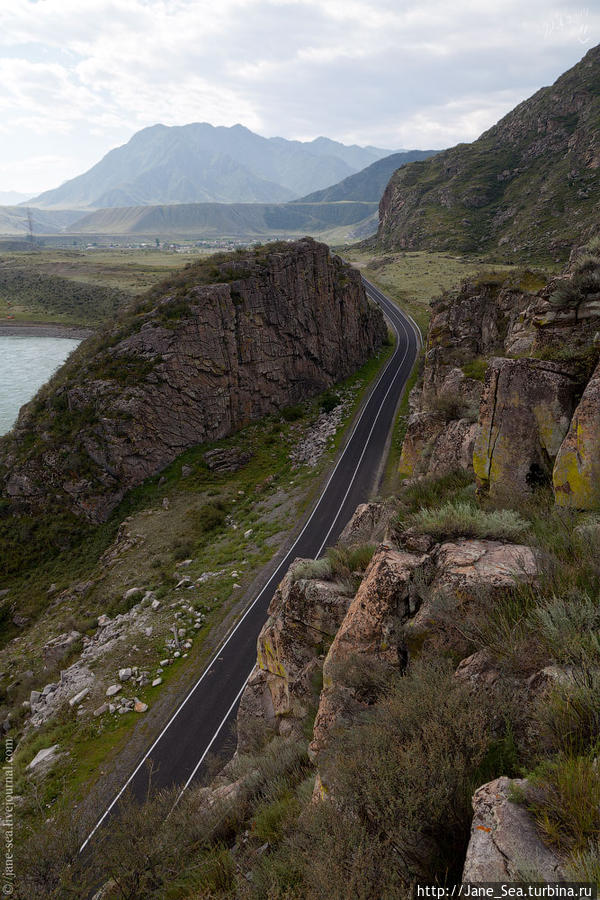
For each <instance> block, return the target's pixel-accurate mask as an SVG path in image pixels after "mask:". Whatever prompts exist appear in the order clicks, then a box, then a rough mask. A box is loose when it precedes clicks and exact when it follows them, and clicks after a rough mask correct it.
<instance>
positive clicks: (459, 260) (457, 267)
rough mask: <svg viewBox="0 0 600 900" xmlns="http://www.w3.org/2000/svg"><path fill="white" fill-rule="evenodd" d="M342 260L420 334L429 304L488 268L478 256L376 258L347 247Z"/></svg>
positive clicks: (405, 254) (366, 251) (418, 252)
mask: <svg viewBox="0 0 600 900" xmlns="http://www.w3.org/2000/svg"><path fill="white" fill-rule="evenodd" d="M343 256H344V259H346V260H347V261H348V262H350V263H352V264H353V265H355V266H356V267H357V268H358V269H360V270H361V272H362V273H363V274H364V276H365V278H368V279H369V281H372V282H373V284H375V285H377V287H378V288H380V289H381V290H382V291H384V292H385V293H386V294H387V295H389V297H391V299H392V300H395V301H396V302H397V303H398V305H399V306H400V307H401V308H402V309H406V310H407V312H409V313H410V314H411V315H412V317H413V318H414V319H415V321H416V322H417V323H418V325H419V326H420V327H421V330H422V331H423V332H425V330H426V329H427V324H428V322H429V316H430V309H429V304H430V301H431V300H432V299H433V298H434V297H438V296H439V295H440V294H443V293H444V291H447V290H449V289H450V288H452V287H454V286H455V285H457V284H459V283H460V282H461V281H462V280H463V279H465V278H470V277H472V276H475V275H477V274H478V273H481V271H482V269H483V268H484V267H485V266H488V265H490V263H489V262H488V261H487V260H486V259H484V258H483V257H480V256H456V255H452V254H450V253H437V252H434V251H429V250H413V251H401V252H396V253H388V252H386V253H382V254H379V255H378V254H376V253H375V252H374V251H373V250H369V249H365V248H362V247H350V248H347V249H344V251H343ZM496 269H497V270H498V271H500V272H502V273H503V275H504V277H506V275H508V274H509V273H510V272H512V271H514V267H512V266H509V265H502V266H497V267H496Z"/></svg>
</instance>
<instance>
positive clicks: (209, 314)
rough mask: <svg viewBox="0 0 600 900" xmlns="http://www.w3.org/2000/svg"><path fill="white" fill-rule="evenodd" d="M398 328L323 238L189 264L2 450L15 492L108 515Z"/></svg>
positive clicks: (119, 326)
mask: <svg viewBox="0 0 600 900" xmlns="http://www.w3.org/2000/svg"><path fill="white" fill-rule="evenodd" d="M385 334H386V329H385V325H384V321H383V316H382V314H381V312H380V311H379V310H378V309H377V308H376V307H374V306H373V305H372V304H370V303H369V301H368V300H367V298H366V296H365V292H364V290H363V287H362V284H361V281H360V276H359V274H358V273H357V272H356V271H354V270H352V269H351V268H349V267H348V266H345V265H344V264H343V263H342V262H341V261H340V260H339V259H338V258H336V257H331V256H330V254H329V250H328V248H327V247H326V246H325V245H324V244H318V243H316V242H314V241H312V240H310V239H304V240H301V241H298V242H297V243H294V244H279V245H270V246H266V247H264V248H260V249H258V250H255V251H248V252H246V253H241V254H230V255H223V256H218V257H212V258H209V259H208V260H207V261H204V262H201V263H198V264H195V265H192V266H189V267H186V268H185V269H184V270H183V272H182V273H181V275H179V276H176V277H175V278H174V279H172V280H171V282H166V283H165V284H164V285H162V288H161V289H158V290H157V289H154V290H153V292H152V293H151V294H150V295H149V296H148V298H146V300H144V301H142V302H140V303H138V305H137V306H136V307H134V308H132V309H130V310H128V311H127V312H126V313H125V314H124V315H123V317H122V318H121V319H120V320H118V321H117V322H116V324H115V325H114V326H113V327H112V328H110V329H108V330H107V331H105V332H104V333H102V334H101V335H100V336H97V337H93V338H90V339H89V340H88V341H86V342H84V343H83V344H82V345H81V346H80V347H79V348H78V350H77V352H76V354H75V355H74V356H73V357H72V358H71V359H70V360H69V361H68V362H67V363H66V364H65V366H63V367H62V369H60V370H59V372H58V373H57V375H56V376H55V377H54V379H53V380H52V381H51V382H50V383H49V384H48V385H47V386H46V387H45V388H43V389H42V391H40V393H39V394H38V395H37V396H36V398H35V399H34V400H33V401H32V402H31V403H30V404H28V405H27V406H26V407H24V408H23V410H22V411H21V414H20V416H19V420H18V422H17V425H16V426H15V429H14V430H13V432H12V433H11V434H10V435H9V436H7V438H5V439H4V440H3V441H2V444H1V445H0V466H1V467H2V471H3V481H4V495H5V497H7V498H8V499H9V500H10V501H11V502H12V503H13V505H14V506H15V508H25V509H29V510H31V509H35V508H37V507H38V506H43V505H47V504H48V502H49V501H52V502H57V503H59V504H60V505H61V506H62V507H63V508H64V507H65V506H66V507H67V508H69V509H71V510H72V511H73V512H75V513H76V514H79V515H82V516H85V517H87V518H88V519H90V520H92V521H103V520H105V519H106V518H107V516H108V515H109V514H110V512H111V510H112V509H113V508H114V506H115V505H116V504H117V503H118V501H119V500H120V499H121V498H122V497H123V496H124V494H125V493H126V492H127V491H128V490H129V489H130V488H131V487H133V486H135V485H137V484H139V483H140V482H142V481H143V480H144V479H145V478H146V477H148V476H150V475H153V474H155V473H157V472H159V471H161V469H163V468H164V467H165V466H166V465H167V464H168V463H169V462H171V461H172V460H173V459H174V458H175V457H176V456H177V455H178V454H180V453H182V452H183V451H184V450H186V449H187V448H189V447H191V446H193V445H196V444H199V443H203V442H205V441H213V440H217V439H219V438H222V437H224V436H225V435H227V434H229V433H230V432H232V431H234V430H236V429H238V428H240V427H242V426H243V425H245V424H247V423H248V422H250V421H252V420H256V419H259V418H261V417H263V416H265V415H267V414H269V413H273V412H275V411H277V410H279V409H281V408H282V407H284V406H286V405H287V404H291V403H295V402H297V401H299V400H302V399H304V398H306V397H308V396H311V395H314V394H316V393H318V392H319V391H322V390H324V389H325V388H327V387H328V386H330V385H331V384H333V383H334V382H336V381H338V380H340V379H341V378H344V377H346V376H347V375H349V374H350V373H352V372H353V371H354V370H356V369H357V368H358V367H359V366H360V365H362V364H363V363H364V362H365V361H366V360H367V359H368V358H369V357H370V356H371V355H372V354H373V352H374V351H375V350H376V349H377V348H378V347H379V346H380V344H381V342H382V340H383V339H384V337H385Z"/></svg>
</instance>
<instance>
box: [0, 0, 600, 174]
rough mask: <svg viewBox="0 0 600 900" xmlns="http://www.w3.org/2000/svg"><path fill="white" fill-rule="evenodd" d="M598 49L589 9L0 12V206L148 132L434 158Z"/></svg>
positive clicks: (38, 5) (223, 6) (110, 3)
mask: <svg viewBox="0 0 600 900" xmlns="http://www.w3.org/2000/svg"><path fill="white" fill-rule="evenodd" d="M599 41H600V8H599V6H598V3H597V0H593V4H591V5H590V6H589V7H585V6H583V5H581V4H580V3H569V2H554V0H453V2H448V0H421V2H412V0H410V2H409V0H210V2H209V0H0V190H18V191H23V192H39V191H41V190H45V189H47V188H52V187H56V186H57V185H58V184H60V183H61V182H62V181H64V180H65V179H66V178H69V177H73V176H74V175H78V174H80V173H81V172H83V171H85V170H86V169H87V168H89V167H90V166H91V165H93V164H94V163H95V162H97V161H98V160H99V159H100V158H101V157H102V156H103V155H104V154H105V153H106V152H107V151H108V150H110V149H112V148H113V147H115V146H117V145H119V144H122V143H125V142H126V141H127V140H128V139H129V138H130V137H131V135H132V134H133V133H134V132H136V131H138V130H139V129H140V128H144V127H145V126H147V125H152V124H155V123H156V122H162V123H164V124H165V125H183V124H186V123H188V122H202V121H206V122H210V123H212V124H213V125H234V124H235V123H237V122H241V123H242V124H243V125H246V126H247V127H248V128H251V129H252V130H253V131H256V132H258V133H259V134H262V135H265V136H266V137H271V136H274V135H281V136H282V137H286V138H299V139H303V140H304V139H311V138H313V137H317V136H318V135H321V134H322V135H326V136H327V137H331V138H335V139H337V140H341V141H344V142H345V143H359V144H375V145H377V146H380V147H388V148H391V149H396V148H400V147H402V148H415V147H418V148H423V149H425V148H434V149H437V148H442V147H447V146H451V145H452V144H455V143H457V142H458V141H470V140H473V139H474V138H476V137H477V136H478V135H479V134H480V133H481V132H482V131H484V130H485V129H486V128H488V127H489V126H490V125H492V124H493V123H494V122H496V121H497V120H498V118H500V117H501V116H502V115H503V114H504V113H506V112H508V110H510V109H511V108H512V107H513V106H515V104H517V103H518V102H519V101H521V100H524V99H525V98H526V97H528V96H530V95H531V94H532V93H534V91H536V90H537V89H538V88H539V87H542V86H543V85H547V84H550V83H551V82H552V81H554V80H555V79H556V78H557V77H558V76H559V75H560V74H561V72H563V71H564V70H565V69H567V68H569V67H570V66H572V65H574V64H575V63H576V62H577V61H578V60H579V59H580V58H581V57H582V56H583V55H584V53H585V52H586V50H588V49H589V48H590V47H592V46H594V45H595V44H597V43H598V42H599Z"/></svg>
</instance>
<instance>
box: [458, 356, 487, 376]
mask: <svg viewBox="0 0 600 900" xmlns="http://www.w3.org/2000/svg"><path fill="white" fill-rule="evenodd" d="M487 367H488V361H487V359H486V358H485V357H484V356H474V357H473V359H470V360H468V361H467V362H465V363H464V364H463V365H462V366H461V368H462V370H463V372H464V374H465V375H466V376H467V378H474V379H475V380H476V381H483V380H484V379H485V373H486V372H487Z"/></svg>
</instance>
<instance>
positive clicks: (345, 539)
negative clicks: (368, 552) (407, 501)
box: [338, 499, 397, 547]
mask: <svg viewBox="0 0 600 900" xmlns="http://www.w3.org/2000/svg"><path fill="white" fill-rule="evenodd" d="M396 514H397V504H396V502H395V501H394V500H392V499H387V500H384V501H382V502H380V503H361V504H359V506H357V507H356V510H355V511H354V514H353V516H352V518H351V519H350V521H349V522H348V524H347V525H346V527H345V528H344V530H343V531H342V533H341V534H340V536H339V538H338V543H339V544H343V545H344V546H346V547H352V546H355V545H358V544H373V543H380V542H381V541H383V540H385V539H386V537H387V535H388V532H389V531H390V529H392V528H393V521H394V517H395V515H396Z"/></svg>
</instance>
